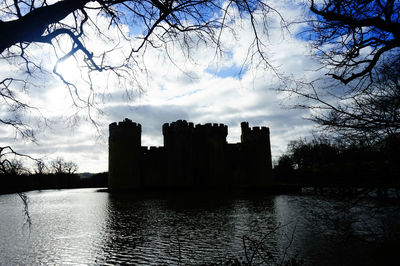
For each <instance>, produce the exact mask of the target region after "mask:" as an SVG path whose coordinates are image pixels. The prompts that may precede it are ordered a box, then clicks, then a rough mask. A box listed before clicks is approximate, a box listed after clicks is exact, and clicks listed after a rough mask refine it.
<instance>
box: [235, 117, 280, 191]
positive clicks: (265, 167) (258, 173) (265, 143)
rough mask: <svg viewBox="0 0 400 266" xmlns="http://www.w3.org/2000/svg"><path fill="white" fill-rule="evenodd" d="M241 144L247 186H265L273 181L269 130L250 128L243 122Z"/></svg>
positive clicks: (265, 128)
mask: <svg viewBox="0 0 400 266" xmlns="http://www.w3.org/2000/svg"><path fill="white" fill-rule="evenodd" d="M240 125H241V128H242V135H241V144H242V147H243V155H244V161H243V163H244V164H245V165H244V167H245V171H246V172H247V174H246V180H245V184H246V185H247V186H265V185H267V184H268V183H269V182H270V181H271V175H272V158H271V144H270V135H269V128H267V127H253V128H250V127H249V123H248V122H242V123H241V124H240Z"/></svg>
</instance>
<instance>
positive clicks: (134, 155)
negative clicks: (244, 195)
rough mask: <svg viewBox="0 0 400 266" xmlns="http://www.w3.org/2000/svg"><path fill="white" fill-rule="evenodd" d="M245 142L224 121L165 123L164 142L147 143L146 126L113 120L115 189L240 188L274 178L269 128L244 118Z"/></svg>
mask: <svg viewBox="0 0 400 266" xmlns="http://www.w3.org/2000/svg"><path fill="white" fill-rule="evenodd" d="M241 129H242V135H241V142H239V143H234V144H231V143H227V141H226V136H227V135H228V127H227V126H226V125H224V124H205V125H200V124H199V125H194V124H193V123H188V122H187V121H185V120H178V121H176V122H173V123H170V124H169V123H165V124H164V125H163V127H162V132H163V135H164V146H163V147H143V146H141V131H142V127H141V125H140V124H138V123H134V122H132V121H131V120H129V119H127V118H126V119H125V120H124V121H122V122H119V123H118V124H117V123H111V124H110V125H109V131H110V135H109V171H108V186H109V189H114V190H120V189H147V188H162V189H164V188H173V189H175V188H186V189H187V188H192V189H213V188H215V189H226V190H230V189H237V188H254V187H262V186H267V185H268V184H269V183H270V181H271V167H272V163H271V148H270V139H269V128H267V127H253V128H250V127H249V123H247V122H242V123H241Z"/></svg>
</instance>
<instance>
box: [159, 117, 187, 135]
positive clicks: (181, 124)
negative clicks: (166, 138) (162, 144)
mask: <svg viewBox="0 0 400 266" xmlns="http://www.w3.org/2000/svg"><path fill="white" fill-rule="evenodd" d="M193 130H194V124H193V123H192V122H189V123H188V122H187V121H186V120H177V121H176V122H172V123H165V124H163V126H162V131H163V134H164V135H165V134H171V133H178V132H179V133H182V132H193Z"/></svg>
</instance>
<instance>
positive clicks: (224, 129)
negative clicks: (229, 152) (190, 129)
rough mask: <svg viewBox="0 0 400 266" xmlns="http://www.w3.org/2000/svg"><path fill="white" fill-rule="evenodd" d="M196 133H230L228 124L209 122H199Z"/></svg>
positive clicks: (204, 134) (223, 134)
mask: <svg viewBox="0 0 400 266" xmlns="http://www.w3.org/2000/svg"><path fill="white" fill-rule="evenodd" d="M195 133H196V134H197V135H202V136H218V135H219V136H222V137H226V136H227V135H228V126H226V125H224V124H218V123H213V124H211V123H207V124H204V125H201V124H197V125H196V127H195Z"/></svg>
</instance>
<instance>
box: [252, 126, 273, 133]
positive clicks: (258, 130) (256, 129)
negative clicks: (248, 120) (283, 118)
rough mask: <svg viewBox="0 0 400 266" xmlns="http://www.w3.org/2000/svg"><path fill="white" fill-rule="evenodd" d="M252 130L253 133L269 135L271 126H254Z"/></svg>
mask: <svg viewBox="0 0 400 266" xmlns="http://www.w3.org/2000/svg"><path fill="white" fill-rule="evenodd" d="M250 132H251V133H252V134H257V135H258V134H260V135H269V128H268V127H253V128H252V129H251V130H250Z"/></svg>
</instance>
